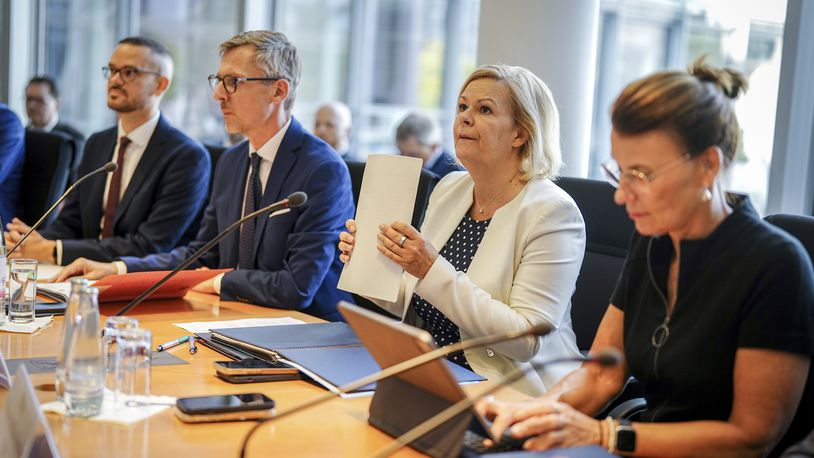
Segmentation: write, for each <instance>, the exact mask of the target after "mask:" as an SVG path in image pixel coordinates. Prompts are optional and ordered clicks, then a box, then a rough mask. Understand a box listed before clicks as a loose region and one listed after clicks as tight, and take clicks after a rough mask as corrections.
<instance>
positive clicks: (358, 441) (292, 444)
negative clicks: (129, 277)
mask: <svg viewBox="0 0 814 458" xmlns="http://www.w3.org/2000/svg"><path fill="white" fill-rule="evenodd" d="M120 306H121V304H113V305H107V304H103V305H102V306H101V312H102V315H112V314H114V313H115V312H116V311H117V310H118V308H119V307H120ZM128 315H129V316H133V317H136V318H138V319H139V321H140V325H141V327H145V328H148V329H150V330H152V332H153V344H154V345H153V347H155V345H157V344H158V343H161V342H167V341H169V340H172V339H174V338H177V337H179V336H181V335H183V334H184V333H185V332H186V331H184V330H182V329H181V328H178V327H176V326H173V324H172V323H180V322H190V321H215V320H230V319H241V318H253V317H269V318H271V317H284V316H289V317H293V318H298V319H301V320H303V321H306V322H318V321H320V320H319V319H317V318H313V317H310V316H308V315H305V314H302V313H298V312H292V311H287V310H277V309H269V308H265V307H257V306H252V305H247V304H242V303H238V302H221V301H219V300H218V299H217V297H215V296H212V295H207V294H200V293H189V294H188V295H187V296H186V297H185V298H184V299H175V300H154V301H147V302H144V303H142V304H141V305H139V306H138V307H137V308H136V309H134V310H132V311H131V313H129V314H128ZM61 326H62V317H56V318H55V319H54V322H53V323H52V324H51V325H50V326H49V327H47V328H45V329H43V330H41V331H39V332H37V333H35V334H33V335H27V334H12V333H0V350H2V351H3V354H4V355H5V357H6V358H7V359H15V358H34V357H47V356H54V355H55V354H56V350H57V340H58V336H59V332H60V328H61ZM168 351H170V352H172V354H174V355H175V356H177V357H179V358H181V359H183V360H185V361H188V362H189V364H183V365H175V366H156V367H153V368H152V390H151V391H152V394H154V395H168V396H176V397H184V396H203V395H212V394H230V393H242V392H261V393H264V394H265V395H267V396H269V397H271V398H272V399H274V400H275V401H276V404H277V409H278V410H287V409H289V408H291V407H292V406H296V405H298V404H300V403H302V402H305V401H307V400H310V399H312V398H314V397H317V396H320V395H322V394H324V393H325V390H324V389H323V388H321V387H318V386H316V385H313V384H311V383H309V382H306V381H287V382H269V383H253V384H230V383H227V382H224V381H221V380H220V379H218V378H217V377H215V371H214V369H213V367H212V362H213V361H218V360H223V359H226V358H225V357H224V356H222V355H220V354H219V353H217V352H215V351H213V350H210V349H209V348H206V347H204V346H203V345H201V344H199V345H198V352H197V353H196V354H195V355H190V354H189V353H188V346H187V345H186V344H184V345H179V346H177V347H175V348H173V349H170V350H168ZM31 378H32V382H33V384H34V386H35V388H36V390H37V395H38V397H39V399H40V402H49V401H52V400H54V399H55V394H54V392H53V388H52V387H51V385H52V384H53V382H54V374H34V375H32V376H31ZM482 389H483V388H481V387H472V386H470V387H467V391H472V390H475V391H480V390H482ZM4 399H5V392H0V404H2V401H3V400H4ZM369 404H370V397H361V398H352V399H340V398H337V399H335V400H332V401H329V402H327V403H325V404H323V405H321V406H318V407H315V408H313V409H310V410H307V411H304V412H301V413H298V414H295V415H292V416H290V417H287V418H284V419H281V420H280V421H279V422H271V423H270V424H267V425H264V426H263V427H261V428H260V430H258V431H257V432H256V433H255V435H254V436H253V437H252V441H251V443H250V447H249V449H248V456H250V457H252V456H254V457H257V456H321V457H322V456H353V457H360V456H366V455H370V454H371V453H373V452H374V451H376V450H378V449H380V448H381V447H384V446H385V445H387V444H388V443H389V441H390V440H391V438H390V437H389V436H388V435H386V434H384V433H383V432H381V431H379V430H377V429H375V428H373V427H371V426H369V425H368V424H367V417H368V405H369ZM404 408H409V406H408V405H405V406H404ZM173 411H174V408H171V409H167V410H165V411H163V412H161V413H159V414H157V415H154V416H152V417H150V418H148V419H147V420H144V421H142V422H139V423H135V424H132V425H129V426H122V425H115V424H109V423H101V422H96V421H90V420H87V419H80V418H71V417H61V416H59V415H55V414H46V417H47V418H48V421H49V424H50V427H51V431H52V433H53V434H54V436H55V439H56V442H57V446H58V448H59V451H60V453H61V454H62V455H63V456H65V457H80V456H106V457H147V456H175V457H177V458H193V457H194V458H198V457H208V456H213V457H215V456H217V457H234V456H237V455H238V454H239V451H240V443H241V441H242V438H243V436H244V434H245V433H246V432H247V431H248V430H249V428H250V427H251V426H252V425H253V424H254V423H253V422H224V423H207V424H186V423H183V422H181V421H180V420H179V419H178V418H177V417H176V416H175V414H174V412H173ZM398 456H421V455H420V454H419V453H418V452H415V451H414V450H412V449H402V451H401V452H400V453H399V454H398Z"/></svg>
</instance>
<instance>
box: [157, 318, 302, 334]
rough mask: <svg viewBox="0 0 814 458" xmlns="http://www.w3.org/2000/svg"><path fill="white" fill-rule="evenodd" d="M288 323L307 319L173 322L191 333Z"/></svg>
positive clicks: (299, 322)
mask: <svg viewBox="0 0 814 458" xmlns="http://www.w3.org/2000/svg"><path fill="white" fill-rule="evenodd" d="M287 324H305V321H302V320H298V319H296V318H291V317H288V316H287V317H283V318H245V319H242V320H226V321H193V322H189V323H173V326H178V327H179V328H181V329H184V330H186V331H187V332H191V333H199V332H209V330H210V329H229V328H253V327H257V326H278V325H287Z"/></svg>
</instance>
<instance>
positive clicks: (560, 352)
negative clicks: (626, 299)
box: [339, 65, 585, 395]
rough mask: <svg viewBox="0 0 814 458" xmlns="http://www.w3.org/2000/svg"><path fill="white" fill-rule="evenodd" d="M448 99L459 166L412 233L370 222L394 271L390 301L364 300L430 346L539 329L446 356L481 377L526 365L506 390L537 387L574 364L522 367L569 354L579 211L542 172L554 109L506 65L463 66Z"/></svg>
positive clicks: (555, 147) (581, 244) (549, 155)
mask: <svg viewBox="0 0 814 458" xmlns="http://www.w3.org/2000/svg"><path fill="white" fill-rule="evenodd" d="M457 106H458V113H457V116H456V118H455V125H454V128H453V132H454V136H455V137H454V138H455V151H456V152H457V154H458V158H459V159H460V161H461V162H462V163H463V164H464V166H466V171H464V172H453V173H450V174H449V175H447V176H446V177H445V178H443V179H442V180H441V181H440V182H439V183H438V185H437V186H436V188H435V189H434V190H433V193H432V194H431V196H430V203H429V206H428V208H427V214H426V217H425V220H424V223H423V224H422V227H421V232H419V231H418V230H417V229H416V228H414V227H412V226H410V225H409V224H407V223H404V222H395V223H392V224H390V223H389V222H388V223H386V224H381V225H380V226H379V229H380V233H379V234H378V240H379V251H380V252H381V253H382V254H383V255H385V256H387V257H388V258H389V259H391V260H392V261H393V262H395V263H396V264H398V265H399V266H400V267H401V268H403V269H404V271H405V273H404V275H403V276H402V280H401V288H400V291H399V295H398V299H397V300H396V301H395V302H392V303H391V302H385V301H381V300H373V301H374V302H375V303H376V304H378V305H379V306H381V307H383V308H385V309H387V310H389V311H390V312H391V313H393V314H396V315H398V316H401V317H402V318H403V320H404V322H405V323H407V324H411V325H414V326H417V327H420V328H423V329H425V330H426V331H428V332H429V333H430V334H432V336H433V337H434V338H435V341H436V343H437V344H438V346H446V345H450V344H453V343H455V342H458V341H460V340H463V339H468V338H473V337H482V336H487V335H491V334H498V333H505V332H508V331H517V330H523V329H527V328H528V327H530V326H533V325H538V324H542V323H548V324H550V325H551V326H552V328H553V329H554V330H553V331H552V332H551V333H550V334H548V335H546V336H545V337H542V338H537V337H526V338H523V339H517V340H513V341H511V342H506V343H502V344H499V345H494V346H490V347H483V348H473V349H470V350H466V351H464V352H457V353H453V354H452V355H450V356H449V359H450V360H451V361H452V362H455V363H457V364H459V365H461V366H464V367H466V368H471V369H472V370H473V371H475V372H477V373H478V374H481V375H483V376H485V377H488V378H490V379H500V378H501V377H502V375H503V374H506V373H508V372H510V371H512V370H513V369H515V368H524V369H528V375H527V376H526V377H525V378H524V379H522V380H520V381H518V382H517V383H515V384H514V385H513V386H514V388H516V389H518V390H520V391H522V392H524V393H526V394H531V395H535V394H541V393H543V392H545V391H546V390H547V389H549V388H551V387H553V386H554V385H555V384H556V383H557V382H558V381H559V380H560V379H561V378H562V377H563V376H565V374H567V373H568V372H569V371H571V370H573V369H575V368H576V367H577V365H576V364H561V365H553V366H551V367H546V368H542V369H539V370H532V368H531V367H530V362H532V361H534V360H537V359H538V358H558V357H578V356H579V350H578V349H577V345H576V337H575V335H574V331H573V329H572V326H571V302H570V299H571V295H572V294H573V292H574V285H575V284H576V280H577V275H578V274H579V269H580V266H581V265H582V258H583V255H584V252H585V224H584V222H583V219H582V215H581V214H580V212H579V210H578V209H577V206H576V204H575V203H574V201H573V199H571V197H570V196H569V195H568V194H566V193H565V191H563V190H562V189H560V188H559V187H558V186H557V185H555V184H554V183H553V182H552V181H551V179H550V178H551V177H553V176H555V175H556V173H557V170H558V169H559V167H560V164H561V160H560V145H559V135H560V134H559V132H560V126H559V114H558V112H557V107H556V105H555V103H554V99H553V97H552V95H551V92H550V91H549V89H548V87H547V86H546V85H545V84H544V83H543V82H542V81H541V80H540V79H539V78H537V77H536V76H535V75H534V74H533V73H531V72H530V71H528V70H526V69H524V68H521V67H511V66H507V65H487V66H483V67H480V68H478V69H477V70H475V72H474V73H472V74H471V75H470V76H469V78H467V80H466V81H465V82H464V84H463V86H462V87H461V91H460V93H459V96H458V105H457ZM406 125H407V126H409V125H412V122H409V123H407V124H406ZM347 229H348V231H347V232H343V233H342V234H340V242H339V249H340V250H341V251H342V256H341V259H342V260H343V261H345V262H347V261H348V260H349V259H350V256H351V254H352V251H353V247H354V245H355V240H354V234H355V232H356V223H355V221H353V220H350V221H348V222H347ZM436 247H440V249H441V251H440V253H439V252H438V251H437V249H436Z"/></svg>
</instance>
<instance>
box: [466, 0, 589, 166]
mask: <svg viewBox="0 0 814 458" xmlns="http://www.w3.org/2000/svg"><path fill="white" fill-rule="evenodd" d="M598 24H599V0H567V1H566V0H483V1H482V3H481V12H480V30H479V33H478V65H483V64H494V63H504V64H510V65H519V66H521V67H525V68H527V69H529V70H531V71H532V72H534V73H535V74H536V75H537V76H539V77H540V78H541V79H542V80H543V81H545V82H546V84H548V86H549V87H550V88H551V91H552V92H553V93H554V99H555V100H556V101H557V105H558V107H559V109H560V130H561V134H562V147H563V148H562V151H563V160H564V162H565V167H564V168H563V169H562V170H561V171H560V174H561V175H568V176H579V177H585V176H587V174H588V164H589V154H590V146H591V111H592V109H593V96H594V82H595V71H596V52H597V51H596V50H597V36H598Z"/></svg>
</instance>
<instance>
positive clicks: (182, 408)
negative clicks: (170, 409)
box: [175, 393, 274, 423]
mask: <svg viewBox="0 0 814 458" xmlns="http://www.w3.org/2000/svg"><path fill="white" fill-rule="evenodd" d="M175 407H176V409H175V414H176V415H177V416H178V418H180V419H181V421H183V422H186V423H202V422H214V421H241V420H262V419H264V418H270V417H271V416H272V415H273V413H274V400H272V399H271V398H269V397H268V396H266V395H264V394H262V393H244V394H226V395H215V396H196V397H189V398H178V400H177V401H176V402H175Z"/></svg>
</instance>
